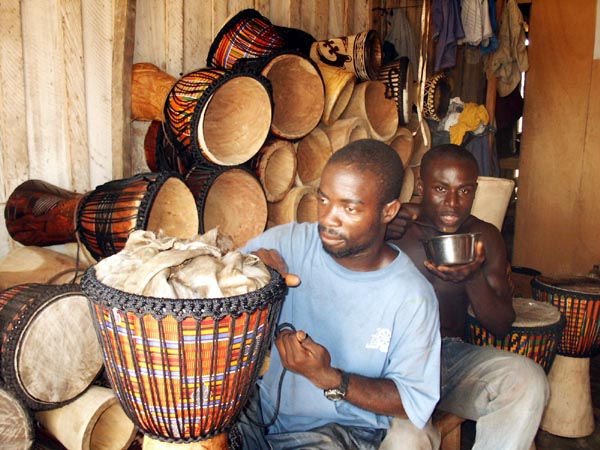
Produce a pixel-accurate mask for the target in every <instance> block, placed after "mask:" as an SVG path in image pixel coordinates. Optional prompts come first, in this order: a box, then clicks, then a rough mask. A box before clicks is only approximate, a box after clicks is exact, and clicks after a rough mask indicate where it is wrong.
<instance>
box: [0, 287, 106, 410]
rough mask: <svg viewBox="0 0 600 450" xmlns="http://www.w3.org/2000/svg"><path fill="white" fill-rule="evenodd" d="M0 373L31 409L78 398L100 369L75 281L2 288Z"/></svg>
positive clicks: (90, 326)
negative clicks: (65, 283) (72, 282)
mask: <svg viewBox="0 0 600 450" xmlns="http://www.w3.org/2000/svg"><path fill="white" fill-rule="evenodd" d="M0 345H1V347H0V374H1V375H2V378H3V379H4V381H5V382H6V386H7V388H8V389H10V390H11V391H12V392H14V393H15V395H16V396H17V397H18V398H19V399H20V400H22V401H23V403H24V404H25V405H26V406H28V407H29V408H31V409H34V410H47V409H52V408H57V407H59V406H62V405H64V404H66V403H68V402H70V401H73V400H74V399H75V398H77V397H78V396H79V395H80V394H81V393H82V392H84V391H85V390H86V389H87V388H88V387H89V386H90V385H91V384H92V382H93V381H94V379H95V378H96V376H97V375H98V374H99V373H100V370H101V369H102V354H101V352H100V346H99V344H98V339H97V337H96V333H95V331H94V328H93V324H92V318H91V316H90V310H89V304H88V301H87V298H86V297H85V295H83V294H82V293H81V290H80V288H79V285H76V284H70V285H48V284H21V285H17V286H13V287H11V288H9V289H6V290H4V291H2V292H0Z"/></svg>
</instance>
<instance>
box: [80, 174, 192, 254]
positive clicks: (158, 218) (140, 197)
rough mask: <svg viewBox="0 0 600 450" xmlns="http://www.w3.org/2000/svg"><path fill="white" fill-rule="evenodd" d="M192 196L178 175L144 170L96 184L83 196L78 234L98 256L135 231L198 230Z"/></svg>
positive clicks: (180, 233) (188, 233) (182, 233)
mask: <svg viewBox="0 0 600 450" xmlns="http://www.w3.org/2000/svg"><path fill="white" fill-rule="evenodd" d="M195 210H196V203H195V200H194V196H193V194H192V192H191V191H190V190H189V188H188V187H187V186H186V184H185V182H184V181H183V179H182V178H181V177H180V176H179V175H177V174H175V173H167V172H163V173H145V174H138V175H136V176H133V177H130V178H125V179H122V180H113V181H109V182H108V183H105V184H103V185H101V186H98V187H96V189H94V190H93V191H91V192H89V193H87V194H86V195H85V196H84V197H83V199H81V200H80V202H79V206H78V208H77V218H76V220H77V235H78V237H79V240H80V242H81V243H82V244H83V245H84V246H85V247H86V249H87V250H88V251H89V252H90V254H91V255H92V256H93V257H94V258H95V259H97V260H98V259H101V258H105V257H107V256H110V255H114V254H115V253H117V252H118V251H119V250H121V249H122V248H123V247H124V246H125V242H127V238H128V237H129V234H130V233H131V232H132V231H134V230H151V231H158V230H159V229H161V230H162V231H164V232H165V233H167V234H169V235H170V236H176V237H182V238H184V237H192V236H195V235H196V234H197V233H198V229H199V222H198V217H197V215H196V214H195Z"/></svg>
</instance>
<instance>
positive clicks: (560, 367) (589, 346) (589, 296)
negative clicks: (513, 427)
mask: <svg viewBox="0 0 600 450" xmlns="http://www.w3.org/2000/svg"><path fill="white" fill-rule="evenodd" d="M531 290H532V295H533V298H535V299H536V300H540V301H543V302H547V303H550V304H552V305H554V306H556V307H557V308H558V309H559V310H560V311H561V312H562V314H563V315H564V316H565V318H566V325H565V330H564V332H563V335H562V339H561V340H560V343H559V345H558V350H557V353H558V354H557V356H556V359H555V361H554V365H553V367H552V370H551V371H550V374H549V375H548V381H549V383H550V401H549V402H548V405H547V406H546V410H545V412H544V416H543V417H542V423H541V425H540V427H541V428H542V430H545V431H548V432H549V433H552V434H555V435H557V436H564V437H571V438H573V437H583V436H588V435H590V434H591V433H593V431H594V413H593V407H592V395H591V386H590V357H591V356H595V355H597V354H598V353H599V350H600V322H599V317H600V281H599V280H597V279H594V278H589V277H556V278H553V277H546V276H543V275H540V276H537V277H535V278H533V279H532V280H531Z"/></svg>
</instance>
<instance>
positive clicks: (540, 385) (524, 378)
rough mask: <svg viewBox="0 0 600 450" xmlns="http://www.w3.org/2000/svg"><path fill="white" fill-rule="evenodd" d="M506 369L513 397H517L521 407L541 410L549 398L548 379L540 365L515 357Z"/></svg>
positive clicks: (522, 357)
mask: <svg viewBox="0 0 600 450" xmlns="http://www.w3.org/2000/svg"><path fill="white" fill-rule="evenodd" d="M515 356H516V357H515V358H511V364H510V366H509V368H508V371H507V372H508V374H507V375H508V380H510V384H511V385H512V386H511V389H510V390H511V391H512V392H513V395H515V396H518V398H519V399H520V400H519V401H520V403H521V404H522V405H523V407H525V408H528V409H530V410H539V411H541V410H543V408H544V406H545V405H546V403H547V402H548V398H549V396H550V387H549V385H548V377H547V376H546V372H544V369H543V368H542V366H541V365H539V364H538V363H536V362H535V361H533V360H531V359H529V358H527V357H525V356H518V355H515Z"/></svg>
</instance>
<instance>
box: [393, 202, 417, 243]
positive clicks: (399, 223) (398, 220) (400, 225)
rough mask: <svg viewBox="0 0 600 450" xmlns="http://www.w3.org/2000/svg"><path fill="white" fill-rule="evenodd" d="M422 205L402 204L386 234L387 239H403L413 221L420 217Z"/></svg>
mask: <svg viewBox="0 0 600 450" xmlns="http://www.w3.org/2000/svg"><path fill="white" fill-rule="evenodd" d="M420 212H421V205H419V204H418V203H402V206H401V207H400V210H399V211H398V214H396V217H395V218H394V220H392V221H391V222H390V223H389V224H388V226H387V230H386V233H385V239H386V240H391V239H401V238H402V236H404V233H406V230H407V228H408V227H409V226H410V224H411V222H412V221H413V220H416V219H417V217H419V214H420Z"/></svg>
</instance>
